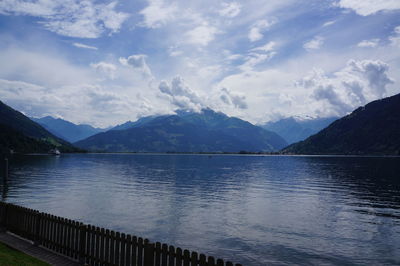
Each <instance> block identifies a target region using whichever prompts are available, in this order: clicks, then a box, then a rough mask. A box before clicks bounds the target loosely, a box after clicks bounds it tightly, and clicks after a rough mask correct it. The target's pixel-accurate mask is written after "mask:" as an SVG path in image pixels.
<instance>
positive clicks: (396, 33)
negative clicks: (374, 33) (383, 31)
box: [389, 26, 400, 48]
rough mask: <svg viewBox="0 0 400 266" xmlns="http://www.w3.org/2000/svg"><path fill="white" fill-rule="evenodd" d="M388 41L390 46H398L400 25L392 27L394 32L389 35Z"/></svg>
mask: <svg viewBox="0 0 400 266" xmlns="http://www.w3.org/2000/svg"><path fill="white" fill-rule="evenodd" d="M389 41H390V44H391V45H392V46H396V47H399V48H400V26H397V27H396V28H394V33H393V35H392V36H389Z"/></svg>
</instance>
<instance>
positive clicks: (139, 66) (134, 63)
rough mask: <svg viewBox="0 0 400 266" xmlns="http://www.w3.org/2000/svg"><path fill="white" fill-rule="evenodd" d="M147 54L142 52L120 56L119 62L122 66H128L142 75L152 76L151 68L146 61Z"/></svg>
mask: <svg viewBox="0 0 400 266" xmlns="http://www.w3.org/2000/svg"><path fill="white" fill-rule="evenodd" d="M146 58H147V56H146V55H144V54H136V55H131V56H129V57H128V58H124V57H120V58H119V62H120V63H121V64H122V65H124V66H130V67H132V68H133V69H135V70H138V71H140V72H141V73H143V74H144V75H147V76H152V74H151V70H150V68H149V66H148V65H147V63H146Z"/></svg>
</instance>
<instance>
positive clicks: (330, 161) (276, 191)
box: [1, 154, 400, 265]
mask: <svg viewBox="0 0 400 266" xmlns="http://www.w3.org/2000/svg"><path fill="white" fill-rule="evenodd" d="M10 167H11V174H10V178H9V180H8V181H7V183H6V184H5V183H1V184H2V189H1V191H2V197H3V199H6V201H8V202H13V203H16V204H20V205H23V206H26V207H30V208H34V209H38V210H41V211H44V212H48V213H52V214H55V215H59V216H63V217H68V218H71V219H75V220H80V221H83V222H85V223H90V224H95V225H99V226H102V227H107V228H111V229H114V230H119V231H123V232H128V233H132V234H135V235H138V236H144V237H148V238H150V239H151V240H153V241H162V242H166V243H169V244H172V245H175V246H180V247H182V248H188V249H192V250H196V251H199V252H203V253H206V254H209V255H214V256H216V257H223V258H228V259H231V260H233V261H234V262H238V263H239V262H240V263H243V264H245V265H261V264H277V265H285V264H287V265H292V264H307V265H309V264H315V265H321V264H324V265H354V264H360V265H365V264H369V265H377V264H386V265H395V264H400V180H399V173H400V158H378V157H375V158H373V157H369V158H368V157H362V158H361V157H291V156H286V157H285V156H282V157H281V156H211V157H209V156H207V155H205V156H203V155H149V154H146V155H139V154H130V155H128V154H79V155H62V156H60V157H52V156H25V157H22V158H13V159H12V160H11V165H10Z"/></svg>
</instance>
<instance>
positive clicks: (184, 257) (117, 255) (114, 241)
mask: <svg viewBox="0 0 400 266" xmlns="http://www.w3.org/2000/svg"><path fill="white" fill-rule="evenodd" d="M0 224H1V225H2V226H3V227H4V228H6V229H7V230H8V231H10V232H12V233H14V234H16V235H19V236H21V237H23V238H26V239H28V240H31V241H33V243H34V245H40V246H43V247H45V248H47V249H50V250H53V251H54V252H56V253H60V254H63V255H65V256H67V257H69V258H71V259H73V260H76V261H79V262H80V263H81V264H82V265H96V266H97V265H116V266H233V263H231V262H229V261H227V262H224V261H223V260H222V259H217V260H215V259H214V257H212V256H209V257H207V256H206V255H204V254H198V253H197V252H190V251H189V250H186V249H185V250H182V249H181V248H179V247H178V248H175V247H174V246H172V245H167V244H161V243H160V242H156V243H150V241H149V240H148V239H143V238H141V237H136V236H132V235H129V234H124V233H120V232H115V231H112V230H109V229H104V228H99V227H96V226H93V225H85V224H83V223H81V222H77V221H72V220H69V219H65V218H61V217H57V216H53V215H51V214H47V213H42V212H39V211H36V210H32V209H28V208H24V207H21V206H17V205H14V204H10V203H5V202H0ZM235 265H236V266H241V265H240V264H235Z"/></svg>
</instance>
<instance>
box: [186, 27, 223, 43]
mask: <svg viewBox="0 0 400 266" xmlns="http://www.w3.org/2000/svg"><path fill="white" fill-rule="evenodd" d="M218 33H219V30H218V29H217V28H216V27H214V26H210V25H208V23H206V22H205V23H203V25H200V26H197V27H195V28H194V29H192V30H190V31H188V32H186V37H187V42H188V43H192V44H198V45H202V46H206V45H208V43H209V42H211V41H212V40H214V38H215V35H216V34H218Z"/></svg>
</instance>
